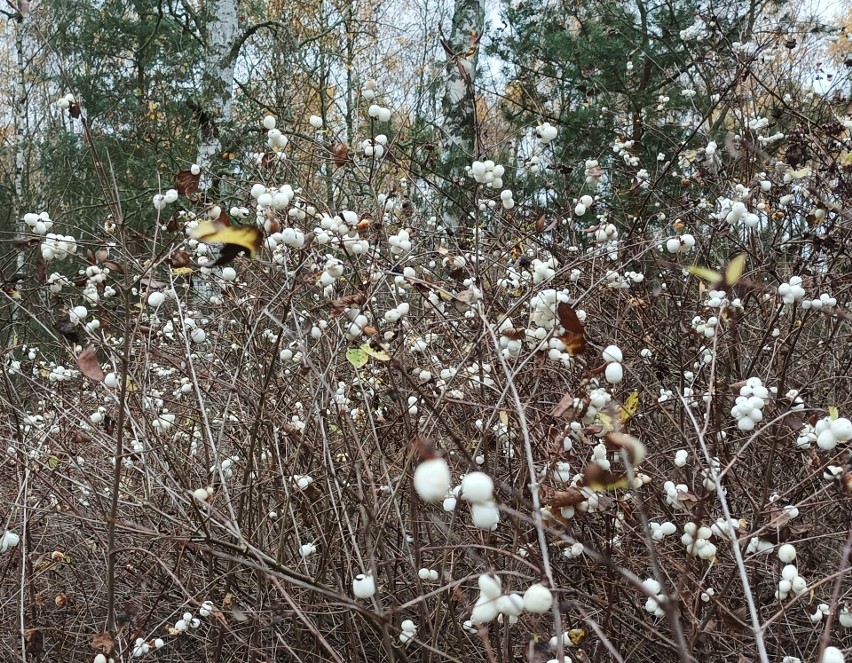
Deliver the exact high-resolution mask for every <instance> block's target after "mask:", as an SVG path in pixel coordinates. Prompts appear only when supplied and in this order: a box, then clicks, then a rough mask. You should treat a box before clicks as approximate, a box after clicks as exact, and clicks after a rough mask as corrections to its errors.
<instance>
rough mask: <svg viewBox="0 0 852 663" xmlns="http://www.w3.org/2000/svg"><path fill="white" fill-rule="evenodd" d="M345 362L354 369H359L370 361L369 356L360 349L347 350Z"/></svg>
mask: <svg viewBox="0 0 852 663" xmlns="http://www.w3.org/2000/svg"><path fill="white" fill-rule="evenodd" d="M346 361H348V362H349V363H350V364H352V365H353V366H354V367H355V368H361V367H362V366H364V365H365V364H366V363H367V362H368V361H370V355H368V354H367V353H366V352H364V351H363V350H362V349H360V348H349V349H348V350H347V351H346Z"/></svg>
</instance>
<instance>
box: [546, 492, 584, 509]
mask: <svg viewBox="0 0 852 663" xmlns="http://www.w3.org/2000/svg"><path fill="white" fill-rule="evenodd" d="M585 499H586V498H585V496H584V495H583V493H582V492H580V491H579V490H578V489H576V488H569V489H568V490H559V491H556V492H554V493H553V497H552V498H551V499H550V506H553V507H556V508H557V509H561V508H563V507H566V506H577V505H578V504H579V503H580V502H582V501H583V500H585Z"/></svg>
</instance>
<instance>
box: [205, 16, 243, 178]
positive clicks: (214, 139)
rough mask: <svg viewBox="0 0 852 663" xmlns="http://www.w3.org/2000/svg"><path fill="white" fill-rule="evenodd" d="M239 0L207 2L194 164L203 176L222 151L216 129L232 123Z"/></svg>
mask: <svg viewBox="0 0 852 663" xmlns="http://www.w3.org/2000/svg"><path fill="white" fill-rule="evenodd" d="M237 5H238V0H207V2H206V7H205V11H206V12H207V21H206V28H205V33H206V34H205V45H206V49H207V51H206V56H205V62H204V77H203V80H202V90H201V113H202V116H201V126H200V128H199V137H198V158H197V159H196V163H198V165H199V166H201V168H202V169H203V170H204V171H205V173H206V172H208V171H209V168H210V165H211V164H212V163H213V159H214V158H215V157H216V155H217V154H219V152H221V150H222V142H221V140H220V139H219V127H220V126H221V125H223V124H226V123H227V122H229V121H230V120H231V116H232V108H233V97H234V66H235V63H236V58H235V57H234V55H233V53H232V51H233V49H234V45H235V42H236V39H237V33H238V29H239V19H238V13H237Z"/></svg>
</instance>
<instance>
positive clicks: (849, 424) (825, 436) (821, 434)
mask: <svg viewBox="0 0 852 663" xmlns="http://www.w3.org/2000/svg"><path fill="white" fill-rule="evenodd" d="M814 434H815V435H816V443H817V446H818V447H819V448H820V449H824V450H825V451H831V450H832V449H834V447H836V446H837V445H838V444H839V443H840V442H848V441H849V440H852V421H849V419H847V418H846V417H837V418H836V419H832V418H831V417H823V418H822V419H820V420H819V421H817V422H816V424H815V425H814Z"/></svg>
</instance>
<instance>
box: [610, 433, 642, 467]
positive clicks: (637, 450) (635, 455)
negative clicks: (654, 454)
mask: <svg viewBox="0 0 852 663" xmlns="http://www.w3.org/2000/svg"><path fill="white" fill-rule="evenodd" d="M604 439H605V440H606V443H607V445H609V446H610V447H611V448H613V449H617V450H619V451H625V452H626V453H627V458H628V459H629V460H630V464H631V465H633V466H634V467H635V466H636V465H638V464H639V463H641V462H642V461H643V460H644V459H645V454H646V450H645V445H644V444H642V443H641V442H640V441H639V440H638V439H637V438H635V437H633V436H632V435H628V434H627V433H619V432H616V431H611V432H609V433H607V434H606V435H605V436H604Z"/></svg>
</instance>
